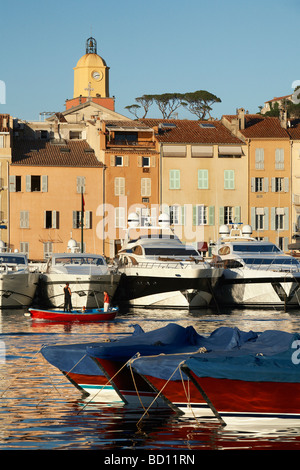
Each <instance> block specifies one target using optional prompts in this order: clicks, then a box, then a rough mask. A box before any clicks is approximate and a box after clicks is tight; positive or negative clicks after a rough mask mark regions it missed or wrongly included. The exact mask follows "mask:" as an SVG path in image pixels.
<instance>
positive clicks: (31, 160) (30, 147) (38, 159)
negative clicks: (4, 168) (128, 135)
mask: <svg viewBox="0 0 300 470" xmlns="http://www.w3.org/2000/svg"><path fill="white" fill-rule="evenodd" d="M12 165H30V166H31V165H32V166H66V167H102V163H101V162H99V161H98V160H97V158H96V156H95V153H94V151H93V149H91V147H90V146H89V145H88V144H87V142H86V141H84V140H67V141H65V144H60V145H57V144H54V143H50V142H48V141H46V142H43V141H42V140H21V139H20V140H15V141H14V144H13V152H12Z"/></svg>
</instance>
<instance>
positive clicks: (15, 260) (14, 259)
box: [0, 256, 26, 264]
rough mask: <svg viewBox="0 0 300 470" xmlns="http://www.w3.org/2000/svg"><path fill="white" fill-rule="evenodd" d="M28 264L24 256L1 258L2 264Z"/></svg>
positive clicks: (0, 262)
mask: <svg viewBox="0 0 300 470" xmlns="http://www.w3.org/2000/svg"><path fill="white" fill-rule="evenodd" d="M9 263H11V264H26V261H25V258H24V257H23V256H0V264H9Z"/></svg>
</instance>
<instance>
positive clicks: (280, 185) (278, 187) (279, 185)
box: [275, 178, 284, 193]
mask: <svg viewBox="0 0 300 470" xmlns="http://www.w3.org/2000/svg"><path fill="white" fill-rule="evenodd" d="M282 191H284V178H275V193H281V192H282Z"/></svg>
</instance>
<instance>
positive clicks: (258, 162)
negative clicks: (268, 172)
mask: <svg viewBox="0 0 300 470" xmlns="http://www.w3.org/2000/svg"><path fill="white" fill-rule="evenodd" d="M264 159H265V157H264V149H262V148H257V149H255V169H256V170H263V169H264V167H265V165H264Z"/></svg>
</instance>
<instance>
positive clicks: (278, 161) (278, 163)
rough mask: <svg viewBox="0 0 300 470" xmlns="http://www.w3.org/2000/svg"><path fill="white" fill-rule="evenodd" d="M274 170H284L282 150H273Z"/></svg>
mask: <svg viewBox="0 0 300 470" xmlns="http://www.w3.org/2000/svg"><path fill="white" fill-rule="evenodd" d="M275 170H284V149H276V150H275Z"/></svg>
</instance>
